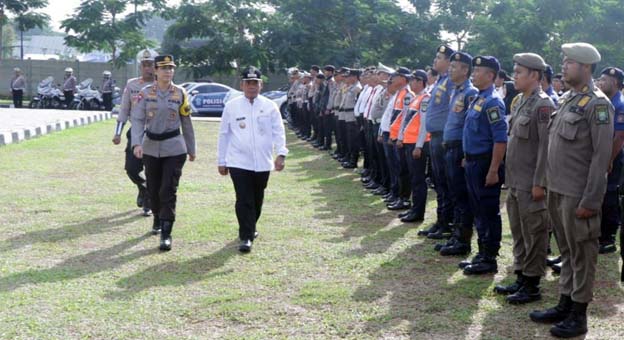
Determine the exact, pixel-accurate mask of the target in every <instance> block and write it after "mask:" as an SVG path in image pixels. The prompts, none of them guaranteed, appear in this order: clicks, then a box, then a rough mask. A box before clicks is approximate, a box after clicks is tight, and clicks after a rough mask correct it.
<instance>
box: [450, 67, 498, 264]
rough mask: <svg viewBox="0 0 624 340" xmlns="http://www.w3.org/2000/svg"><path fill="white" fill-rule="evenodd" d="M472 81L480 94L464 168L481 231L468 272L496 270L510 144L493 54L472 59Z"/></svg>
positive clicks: (469, 125)
mask: <svg viewBox="0 0 624 340" xmlns="http://www.w3.org/2000/svg"><path fill="white" fill-rule="evenodd" d="M472 66H473V73H472V81H473V83H474V86H475V87H476V88H477V89H479V94H478V96H477V98H475V100H473V102H472V104H471V105H470V107H469V109H468V112H467V113H466V122H465V124H464V135H463V148H464V153H465V155H464V171H465V172H466V183H467V185H468V195H469V199H470V206H471V208H472V212H473V214H474V218H475V223H476V226H477V234H478V245H479V252H478V254H477V255H476V256H475V257H474V258H473V259H472V260H471V261H470V262H467V261H463V262H462V263H460V267H463V268H464V274H466V275H479V274H487V273H495V272H497V271H498V266H497V263H496V257H497V256H498V250H499V249H500V242H501V233H502V222H501V216H500V207H499V203H500V192H501V185H502V183H503V182H504V180H505V169H504V167H503V158H504V156H505V149H506V144H507V122H506V121H505V103H504V102H503V98H501V96H500V94H499V93H498V92H497V91H496V90H495V88H494V79H495V78H496V74H497V73H498V71H499V70H500V64H499V62H498V60H497V59H496V58H494V57H492V56H478V57H476V58H474V59H473V60H472Z"/></svg>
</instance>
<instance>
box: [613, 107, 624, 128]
mask: <svg viewBox="0 0 624 340" xmlns="http://www.w3.org/2000/svg"><path fill="white" fill-rule="evenodd" d="M613 129H614V130H615V131H624V107H617V108H615V114H614V118H613Z"/></svg>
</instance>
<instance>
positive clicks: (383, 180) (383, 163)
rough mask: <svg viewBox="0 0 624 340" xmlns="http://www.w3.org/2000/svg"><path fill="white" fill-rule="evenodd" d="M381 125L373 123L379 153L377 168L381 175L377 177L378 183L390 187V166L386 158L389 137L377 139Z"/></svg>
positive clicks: (376, 147) (377, 152) (377, 153)
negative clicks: (386, 145)
mask: <svg viewBox="0 0 624 340" xmlns="http://www.w3.org/2000/svg"><path fill="white" fill-rule="evenodd" d="M379 126H380V124H379V123H377V124H374V125H373V138H374V139H375V149H376V153H375V154H376V155H377V170H378V171H379V177H378V179H377V183H379V184H381V185H382V186H383V187H384V188H386V189H390V169H389V168H388V160H387V159H386V147H385V144H386V140H387V138H383V135H381V136H382V138H383V140H382V141H381V142H379V141H377V139H378V137H379V136H380V135H379Z"/></svg>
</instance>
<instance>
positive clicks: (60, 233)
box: [0, 209, 145, 252]
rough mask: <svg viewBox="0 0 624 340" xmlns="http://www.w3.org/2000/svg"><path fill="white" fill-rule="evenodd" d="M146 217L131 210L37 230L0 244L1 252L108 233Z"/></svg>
mask: <svg viewBox="0 0 624 340" xmlns="http://www.w3.org/2000/svg"><path fill="white" fill-rule="evenodd" d="M143 218H145V217H143V216H141V215H139V214H138V213H137V210H135V209H133V210H129V211H126V212H122V213H117V214H114V215H111V216H106V217H97V218H94V219H91V220H88V221H84V222H79V223H75V224H69V225H66V226H63V227H59V228H52V229H45V230H37V231H33V232H28V233H25V234H22V235H18V236H15V237H12V238H9V239H7V240H5V241H3V242H2V243H0V252H7V251H11V250H15V249H20V248H22V247H25V246H28V245H31V244H35V243H39V242H42V243H54V242H59V241H67V240H70V239H76V238H79V237H82V236H85V235H95V234H99V233H104V232H108V231H110V230H111V229H114V228H115V227H119V226H122V225H124V224H128V223H131V222H134V221H136V220H138V219H143Z"/></svg>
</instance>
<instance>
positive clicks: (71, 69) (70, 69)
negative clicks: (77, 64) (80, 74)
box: [65, 67, 74, 73]
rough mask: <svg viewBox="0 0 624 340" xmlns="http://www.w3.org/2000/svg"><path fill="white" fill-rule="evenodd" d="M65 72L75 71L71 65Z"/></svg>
mask: <svg viewBox="0 0 624 340" xmlns="http://www.w3.org/2000/svg"><path fill="white" fill-rule="evenodd" d="M65 72H67V73H72V72H74V69H73V68H71V67H68V68H66V69H65Z"/></svg>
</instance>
